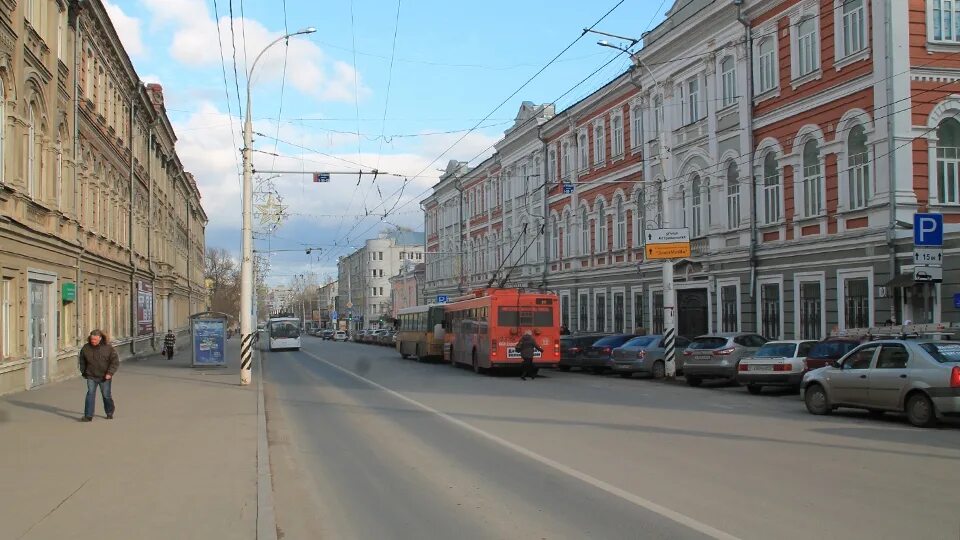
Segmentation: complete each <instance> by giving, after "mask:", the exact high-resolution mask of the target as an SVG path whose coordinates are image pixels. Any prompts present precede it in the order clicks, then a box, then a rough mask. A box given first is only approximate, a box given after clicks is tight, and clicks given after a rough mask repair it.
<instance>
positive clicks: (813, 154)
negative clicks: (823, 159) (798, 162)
mask: <svg viewBox="0 0 960 540" xmlns="http://www.w3.org/2000/svg"><path fill="white" fill-rule="evenodd" d="M803 210H804V215H805V216H807V217H811V216H818V215H820V212H822V211H823V174H822V173H821V169H820V145H819V144H818V143H817V141H815V140H809V141H807V143H806V144H804V145H803Z"/></svg>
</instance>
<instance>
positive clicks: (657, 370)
mask: <svg viewBox="0 0 960 540" xmlns="http://www.w3.org/2000/svg"><path fill="white" fill-rule="evenodd" d="M666 376H667V366H666V364H664V363H663V360H657V361H656V362H654V363H653V378H654V379H662V378H664V377H666Z"/></svg>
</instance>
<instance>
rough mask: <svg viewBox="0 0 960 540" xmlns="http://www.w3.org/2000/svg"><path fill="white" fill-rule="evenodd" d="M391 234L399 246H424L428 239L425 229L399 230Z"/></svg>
mask: <svg viewBox="0 0 960 540" xmlns="http://www.w3.org/2000/svg"><path fill="white" fill-rule="evenodd" d="M391 236H392V238H393V239H394V241H396V243H397V245H398V246H422V245H423V244H424V242H425V241H426V235H424V234H423V231H397V232H395V233H393V234H392V235H391Z"/></svg>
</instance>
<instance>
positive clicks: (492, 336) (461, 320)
mask: <svg viewBox="0 0 960 540" xmlns="http://www.w3.org/2000/svg"><path fill="white" fill-rule="evenodd" d="M452 300H453V302H452V303H450V304H447V306H446V309H445V312H444V323H443V326H444V330H445V331H446V336H445V339H444V342H445V343H444V359H445V360H447V361H449V362H451V363H452V364H453V365H454V366H456V365H467V366H471V367H472V368H473V370H474V371H476V372H478V373H479V372H481V371H485V370H487V369H490V368H513V367H519V366H520V353H518V352H517V351H516V350H515V348H514V345H516V344H517V342H518V341H520V336H522V335H523V334H524V333H525V332H527V331H528V330H529V331H530V332H531V333H532V334H533V337H534V339H535V340H536V342H537V345H539V346H540V348H541V349H543V352H542V353H537V354H536V356H535V357H534V365H535V366H536V367H538V368H541V367H556V365H557V363H558V362H559V361H560V302H559V299H558V297H557V296H556V295H555V294H550V293H538V292H524V291H522V290H520V289H481V290H478V291H475V292H473V293H472V294H469V295H466V296H461V297H458V298H453V299H452Z"/></svg>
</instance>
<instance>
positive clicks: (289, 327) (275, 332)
mask: <svg viewBox="0 0 960 540" xmlns="http://www.w3.org/2000/svg"><path fill="white" fill-rule="evenodd" d="M270 337H273V338H283V339H285V338H298V337H300V329H299V328H297V325H296V324H295V323H292V322H275V323H270Z"/></svg>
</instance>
